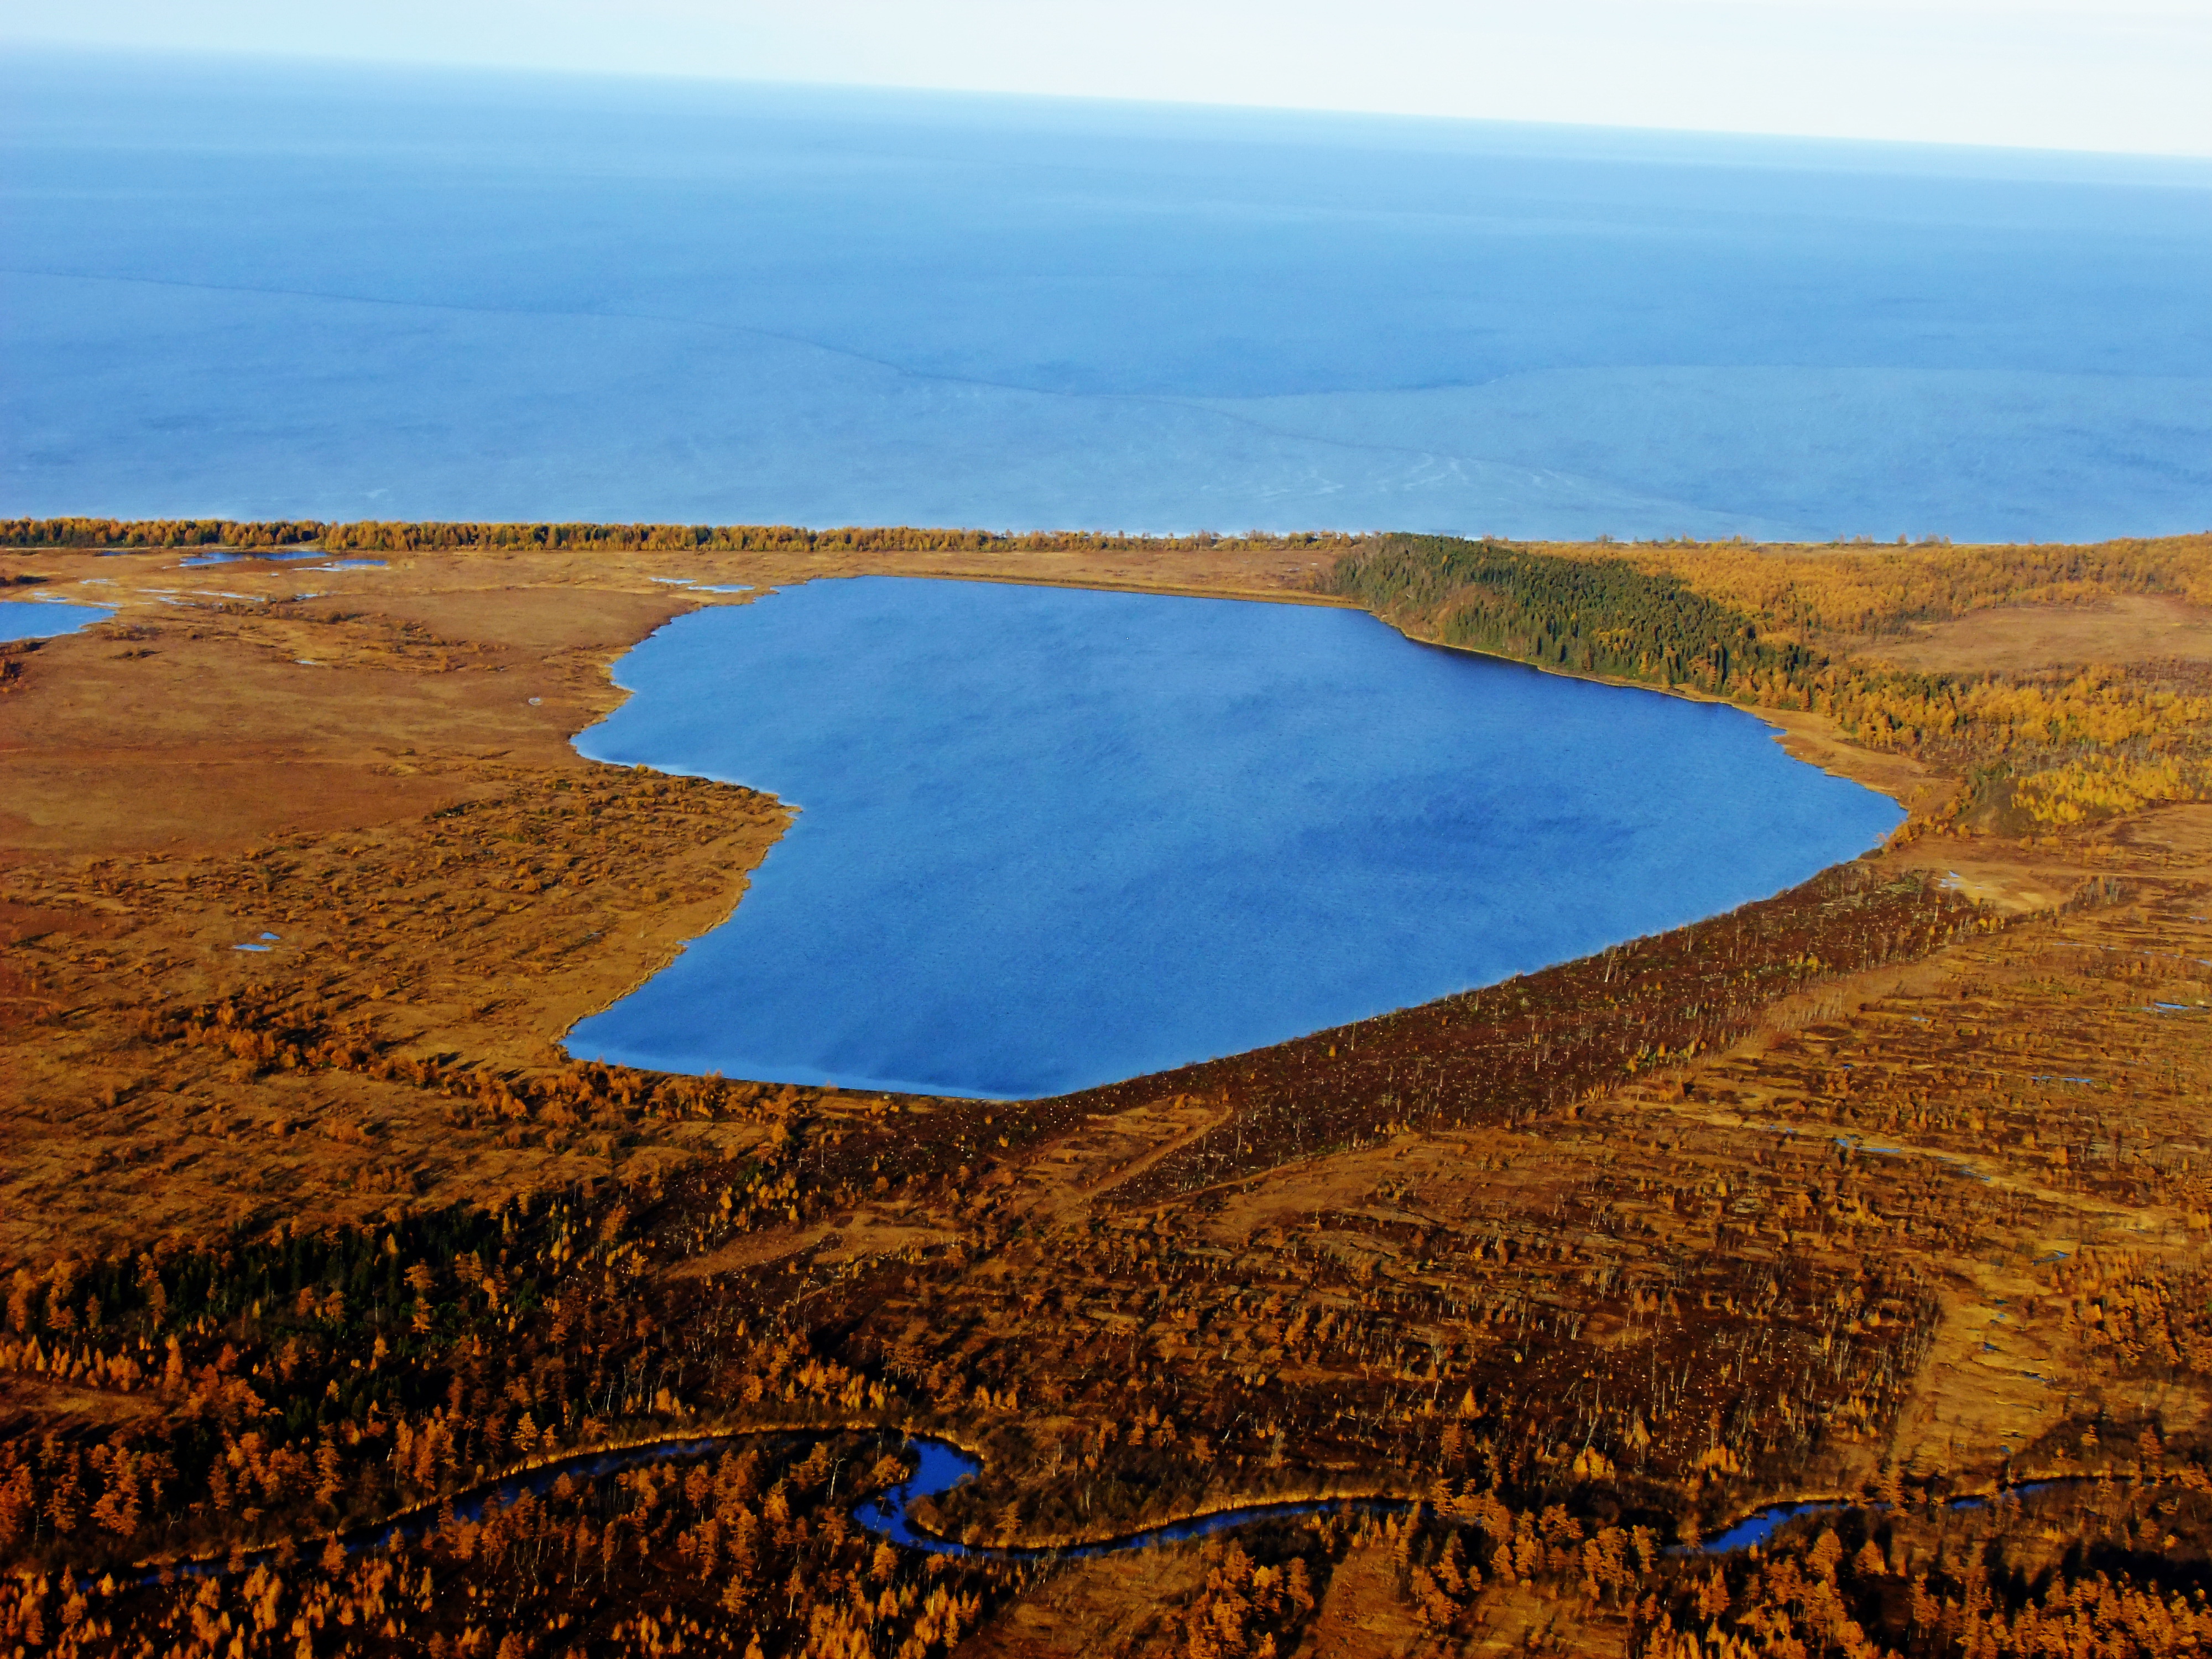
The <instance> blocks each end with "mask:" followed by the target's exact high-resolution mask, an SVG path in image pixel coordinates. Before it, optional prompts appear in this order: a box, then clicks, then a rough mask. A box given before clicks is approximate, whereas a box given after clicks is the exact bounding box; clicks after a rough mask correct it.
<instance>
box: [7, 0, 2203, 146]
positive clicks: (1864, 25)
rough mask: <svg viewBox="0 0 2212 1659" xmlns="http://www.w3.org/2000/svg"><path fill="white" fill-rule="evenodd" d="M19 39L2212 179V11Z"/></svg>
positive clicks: (1304, 15)
mask: <svg viewBox="0 0 2212 1659" xmlns="http://www.w3.org/2000/svg"><path fill="white" fill-rule="evenodd" d="M0 41H4V42H13V43H29V42H46V43H64V44H76V45H83V46H131V47H155V48H172V47H183V48H191V49H197V50H203V51H214V52H271V53H283V54H289V55H308V56H315V57H327V58H351V59H359V60H364V61H367V60H376V61H385V62H403V63H419V64H471V65H487V66H497V67H507V68H513V69H553V70H611V71H617V72H624V73H645V74H672V75H683V76H708V77H714V78H724V79H732V80H749V81H804V82H832V83H843V84H858V85H876V86H898V87H918V88H959V89H968V90H976V91H994V92H1017V93H1038V94H1076V95H1081V96H1089V97H1103V98H1127V99H1146V100H1166V101H1170V102H1185V103H1212V104H1243V105H1272V106H1284V107H1290V108H1307V109H1345V110H1370V111H1378V112H1394V113H1403V114H1418V115H1443V116H1472V117H1478V118H1490V119H1503V120H1522V121H1562V122H1573V123H1586V124H1594V125H1613V126H1642V127H1669V128H1679V129H1692V130H1705V131H1735V132H1773V133H1802V134H1808V135H1815V136H1825V137H1854V138H1889V139H1909V140H1929V141H1936V142H1944V143H1972V144H1996V145H2008V146H2017V145H2026V146H2033V147H2039V148H2047V149H2090V150H2124V151H2137V152H2148V153H2156V154H2166V155H2212V92H2208V88H2212V0H2103V3H2093V0H0Z"/></svg>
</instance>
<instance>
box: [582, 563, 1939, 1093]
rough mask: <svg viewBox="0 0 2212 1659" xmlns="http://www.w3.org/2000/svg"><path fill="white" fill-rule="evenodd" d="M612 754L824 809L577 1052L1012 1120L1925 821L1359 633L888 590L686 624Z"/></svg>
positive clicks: (1013, 595) (1320, 621) (1555, 693)
mask: <svg viewBox="0 0 2212 1659" xmlns="http://www.w3.org/2000/svg"><path fill="white" fill-rule="evenodd" d="M616 678H617V682H618V683H619V684H621V685H623V687H624V688H625V689H627V690H629V691H631V692H632V693H633V694H634V695H633V696H631V697H630V699H629V702H627V703H625V704H624V705H623V708H620V709H619V710H617V712H616V713H615V714H613V715H611V717H610V718H609V719H607V720H605V721H604V722H602V723H601V724H599V725H598V726H593V727H592V728H591V729H590V730H589V731H587V732H584V733H583V734H582V735H581V736H580V737H579V738H577V740H576V747H577V748H578V749H579V750H580V751H581V752H582V753H584V754H585V755H586V756H588V757H592V759H595V760H602V761H609V762H613V763H619V764H625V765H640V766H649V767H653V768H656V769H660V770H663V771H667V772H672V773H683V774H688V775H694V776H704V777H711V778H717V779H720V780H723V781H728V782H732V783H741V784H745V785H749V786H750V787H754V788H757V789H762V790H766V791H769V792H770V793H775V794H776V795H778V796H780V797H781V798H782V799H784V800H785V801H787V802H788V803H790V804H791V805H794V806H796V807H797V808H799V817H798V820H797V822H796V823H793V826H792V828H791V829H790V831H789V833H788V834H787V835H786V836H784V838H783V839H782V840H781V841H780V842H778V843H777V844H776V846H775V848H773V849H772V850H771V851H770V852H769V855H768V857H767V859H766V860H764V861H763V864H762V866H760V868H759V870H758V871H757V872H756V873H755V875H754V877H753V879H752V884H751V886H750V889H749V890H748V891H747V892H746V894H745V896H744V902H742V903H741V904H740V905H739V906H738V909H737V911H736V912H735V914H734V915H732V917H731V919H730V920H729V921H726V922H725V923H724V924H722V925H721V926H720V927H717V928H715V929H714V930H713V931H712V932H710V933H708V934H706V935H705V936H704V937H702V938H701V939H697V940H696V941H694V942H693V943H692V944H691V945H690V946H689V947H688V948H687V949H686V950H685V951H684V952H683V953H682V954H681V955H680V956H679V957H678V958H677V959H676V960H675V961H674V962H673V963H671V964H670V965H669V966H668V967H667V968H666V969H663V970H662V971H661V972H660V973H659V974H657V975H654V976H653V978H652V979H651V980H649V981H647V983H646V984H645V985H643V986H642V987H640V988H639V989H638V990H637V991H636V992H635V993H634V994H631V995H629V996H628V997H626V998H624V999H623V1000H621V1001H619V1002H617V1003H616V1004H615V1005H614V1006H612V1007H611V1008H609V1009H608V1010H606V1011H605V1012H602V1013H599V1014H597V1015H594V1016H592V1017H591V1018H587V1019H586V1020H583V1021H582V1022H580V1024H578V1025H577V1026H576V1027H575V1028H574V1030H573V1031H571V1032H570V1034H569V1036H568V1047H569V1049H570V1051H571V1052H572V1053H573V1054H576V1055H578V1056H580V1057H586V1058H596V1059H601V1060H609V1061H611V1062H614V1063H617V1064H621V1065H626V1066H641V1067H647V1068H651V1069H654V1070H662V1071H675V1072H693V1073H705V1072H709V1071H718V1072H720V1073H724V1074H725V1075H727V1076H732V1077H744V1078H751V1079H761V1080H763V1081H770V1082H788V1083H813V1084H818V1083H823V1082H835V1083H836V1084H838V1085H841V1086H843V1087H849V1088H866V1089H881V1090H892V1091H907V1092H913V1093H922V1094H950V1095H963V1096H975V1097H1000V1098H1018V1097H1031V1096H1037V1095H1046V1094H1054V1093H1060V1092H1063V1091H1069V1090H1073V1089H1079V1088H1084V1087H1087V1086H1090V1085H1096V1084H1100V1083H1105V1082H1109V1081H1113V1080H1115V1079H1121V1078H1125V1077H1130V1076H1134V1075H1137V1074H1139V1073H1146V1072H1152V1071H1158V1070H1163V1069H1165V1068H1167V1067H1170V1066H1178V1065H1182V1064H1184V1063H1187V1062H1189V1061H1192V1060H1203V1059H1206V1058H1208V1057H1210V1056H1212V1055H1217V1054H1231V1053H1236V1052H1239V1051H1241V1050H1243V1049H1247V1048H1257V1047H1260V1046H1262V1045H1264V1044H1267V1043H1270V1042H1279V1041H1282V1040H1284V1039H1285V1038H1288V1037H1291V1036H1298V1035H1300V1034H1302V1033H1304V1032H1308V1031H1312V1030H1320V1029H1322V1028H1325V1027H1328V1026H1332V1025H1338V1024H1345V1023H1346V1022H1348V1021H1352V1020H1355V1019H1360V1018H1366V1017H1368V1016H1370V1015H1374V1014H1378V1013H1382V1012H1386V1011H1388V1010H1389V1009H1392V1008H1398V1007H1403V1006H1407V1005H1410V1004H1413V1003H1419V1002H1425V1001H1427V1000H1431V999H1433V998H1435V997H1438V996H1443V995H1445V994H1449V993H1451V992H1455V991H1460V990H1464V989H1467V988H1468V987H1473V986H1478V985H1484V984H1488V983H1492V982H1494V981H1498V980H1501V979H1505V978H1509V977H1510V976H1511V975H1515V974H1517V973H1522V972H1526V971H1528V970H1529V969H1535V968H1540V967H1542V966H1545V965H1546V964H1548V963H1555V962H1560V961H1565V960H1566V959H1569V958H1571V957H1577V956H1582V955H1584V954H1587V953H1588V952H1590V951H1596V950H1600V949H1602V948H1603V947H1605V946H1606V945H1612V944H1616V943H1618V942H1620V941H1622V940H1625V939H1632V938H1635V937H1637V936H1638V935H1640V934H1644V933H1653V932H1656V931H1659V930H1662V929H1664V928H1668V927H1675V926H1678V925H1680V924H1681V923H1684V922H1687V921H1693V920H1695V919H1697V918H1699V917H1701V916H1707V915H1714V914H1716V913H1717V912H1720V911H1723V910H1727V909H1729V908H1733V907H1735V906H1736V905H1738V904H1741V903H1744V902H1747V901H1749V900H1752V899H1756V898H1760V897H1764V896H1767V895H1769V894H1771V893H1774V892H1778V891H1779V890H1782V889H1784V888H1785V887H1788V886H1790V885H1791V884H1795V883H1796V882H1798V881H1801V880H1802V879H1804V878H1806V877H1808V876H1810V875H1811V874H1813V873H1814V872H1815V871H1817V870H1820V869H1821V868H1823V867H1825V866H1827V865H1830V864H1833V863H1836V862H1838V860H1844V859H1848V858H1851V857H1853V856H1855V855H1857V854H1859V853H1862V852H1863V851H1865V850H1867V849H1868V848H1871V847H1873V846H1875V845H1876V844H1877V843H1879V842H1881V839H1882V837H1883V836H1885V835H1887V833H1888V832H1889V831H1890V830H1891V829H1893V828H1894V827H1895V826H1896V825H1897V824H1898V823H1899V822H1900V821H1901V819H1902V816H1903V815H1902V813H1901V812H1900V811H1899V809H1898V807H1897V806H1896V805H1895V804H1894V803H1893V802H1892V801H1891V800H1889V799H1887V798H1886V797H1884V796H1881V795H1879V794H1875V793H1873V792H1871V791H1869V790H1867V789H1864V788H1863V787H1860V786H1858V785H1857V784H1855V783H1851V782H1850V781H1846V780H1844V779H1841V778H1837V777H1832V776H1830V775H1827V774H1826V773H1823V772H1821V771H1820V770H1818V769H1815V768H1813V767H1810V766H1808V765H1805V764H1803V763H1800V762H1797V761H1794V760H1792V759H1790V757H1788V756H1787V755H1785V754H1784V752H1783V751H1782V750H1781V748H1780V747H1779V745H1778V744H1776V743H1775V742H1774V740H1773V734H1772V732H1771V730H1770V728H1768V727H1767V726H1765V725H1764V724H1763V723H1761V722H1760V721H1759V720H1757V719H1755V718H1753V716H1751V715H1749V714H1745V713H1743V712H1741V710H1738V709H1735V708H1726V707H1722V706H1717V705H1712V704H1705V703H1697V702H1687V701H1685V700H1682V699H1680V698H1674V697H1668V696H1661V695H1658V694H1656V693H1652V692H1649V691H1640V690H1628V689H1624V688H1620V687H1615V686H1608V685H1599V684H1588V683H1584V682H1581V681H1577V680H1571V679H1565V678H1559V677H1555V676H1551V675H1546V674H1541V673H1539V672H1537V671H1534V670H1533V669H1528V668H1524V667H1521V666H1519V665H1514V664H1510V663H1504V662H1498V661H1495V660H1492V659H1487V658H1483V657H1477V656H1473V655H1468V654H1466V653H1457V652H1450V651H1444V650H1440V649H1436V648H1432V647H1425V646H1420V645H1416V644H1413V643H1412V642H1410V641H1407V640H1406V639H1405V638H1403V637H1402V636H1401V635H1399V634H1397V633H1396V632H1395V631H1394V630H1392V629H1389V628H1388V627H1386V626H1385V625H1384V624H1383V623H1380V622H1378V621H1376V619H1375V618H1374V617H1370V616H1368V615H1366V614H1365V613H1364V612H1360V611H1346V610H1338V609H1334V608H1328V607H1322V606H1308V605H1271V604H1261V603H1250V602H1244V601H1238V600H1225V599H1176V598H1166V597H1160V596H1156V595H1150V594H1132V593H1119V592H1087V591H1080V590H1071V589H1062V588H1043V587H1024V586H997V585H992V584H987V583H979V582H956V581H932V580H914V579H906V578H895V577H860V578H853V579H847V580H821V581H814V582H809V583H806V584H805V585H803V586H798V587H794V588H789V589H786V590H784V591H781V592H775V593H773V594H770V595H768V596H766V597H764V598H763V599H758V600H756V601H754V602H752V603H750V604H746V605H731V606H722V607H716V608H714V609H710V610H706V611H698V612H696V613H694V614H692V615H690V616H688V617H683V618H680V619H679V620H678V621H677V622H675V623H671V624H670V625H669V626H668V627H666V628H665V629H662V630H661V631H660V632H659V633H658V634H656V635H653V637H652V638H651V639H649V640H647V641H645V642H644V643H643V644H641V645H640V646H639V647H636V648H635V650H633V651H632V652H630V653H629V654H628V655H627V656H625V657H624V658H623V659H622V661H621V663H620V664H619V665H617V670H616Z"/></svg>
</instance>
